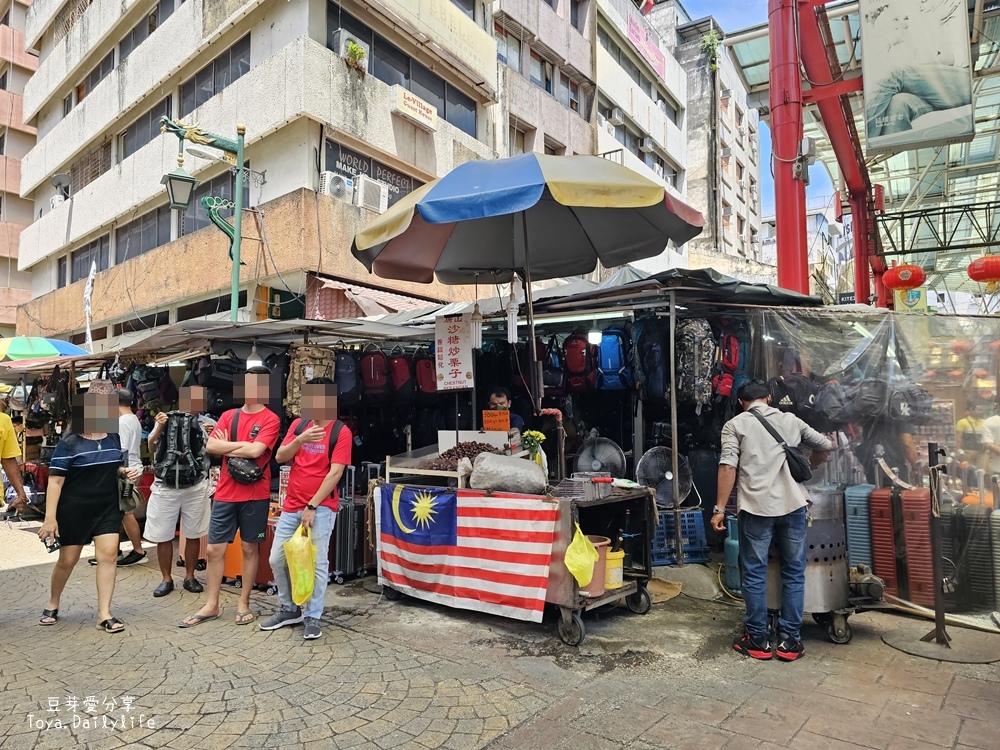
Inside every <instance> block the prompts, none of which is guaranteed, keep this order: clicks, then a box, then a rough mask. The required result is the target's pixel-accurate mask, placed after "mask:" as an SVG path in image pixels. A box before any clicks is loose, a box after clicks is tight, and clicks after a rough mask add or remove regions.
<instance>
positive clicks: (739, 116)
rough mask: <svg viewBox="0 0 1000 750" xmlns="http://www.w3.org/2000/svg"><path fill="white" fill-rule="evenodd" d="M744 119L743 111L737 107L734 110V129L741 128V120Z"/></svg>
mask: <svg viewBox="0 0 1000 750" xmlns="http://www.w3.org/2000/svg"><path fill="white" fill-rule="evenodd" d="M744 118H745V116H744V114H743V110H742V109H740V108H739V107H737V108H736V127H738V128H742V127H743V120H744Z"/></svg>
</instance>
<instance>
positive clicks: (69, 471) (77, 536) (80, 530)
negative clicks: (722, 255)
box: [38, 393, 138, 633]
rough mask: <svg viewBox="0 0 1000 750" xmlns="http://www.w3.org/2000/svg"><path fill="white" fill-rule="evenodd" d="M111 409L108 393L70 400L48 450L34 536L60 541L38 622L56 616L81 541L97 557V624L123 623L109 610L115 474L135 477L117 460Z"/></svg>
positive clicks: (118, 518) (117, 628)
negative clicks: (65, 427)
mask: <svg viewBox="0 0 1000 750" xmlns="http://www.w3.org/2000/svg"><path fill="white" fill-rule="evenodd" d="M81 400H82V402H83V403H80V401H81ZM117 412H118V408H117V405H116V404H114V403H113V397H112V395H104V394H100V395H99V394H91V393H87V394H84V396H83V398H82V399H79V400H78V401H77V403H75V404H73V421H72V425H71V429H70V431H69V432H68V433H66V434H64V435H63V437H62V439H61V440H60V441H59V443H58V444H57V445H56V448H55V451H54V452H53V454H52V460H51V462H50V465H49V482H48V487H47V492H46V498H45V522H44V523H43V524H42V528H41V529H40V530H39V532H38V536H39V538H41V539H42V540H43V541H45V542H47V543H51V542H52V541H53V540H58V541H59V543H60V545H61V546H60V549H59V560H58V561H57V562H56V565H55V568H53V570H52V584H51V592H50V594H49V603H48V608H47V609H45V610H44V611H43V612H42V618H41V620H39V622H40V624H42V625H55V624H56V622H58V621H59V600H60V598H61V596H62V592H63V589H64V588H65V587H66V582H67V581H68V580H69V577H70V574H71V573H72V572H73V568H74V567H76V564H77V562H79V560H80V553H81V552H82V551H83V546H84V545H85V544H90V543H91V542H93V543H94V547H95V550H96V557H97V609H98V621H99V624H98V626H97V627H98V629H99V630H104V631H105V632H108V633H119V632H121V631H122V630H123V629H124V628H125V623H124V622H122V621H121V620H119V619H118V618H117V617H114V616H113V615H112V614H111V596H112V594H113V593H114V590H115V573H116V571H117V568H118V566H117V561H116V558H117V556H118V544H119V532H120V529H121V524H122V513H121V509H120V507H119V492H118V479H119V478H124V477H129V478H130V479H133V480H135V479H138V476H133V475H134V474H135V472H134V471H132V470H130V469H128V468H127V467H125V466H123V465H122V464H123V461H122V459H123V456H122V446H121V441H120V440H119V437H118V414H117Z"/></svg>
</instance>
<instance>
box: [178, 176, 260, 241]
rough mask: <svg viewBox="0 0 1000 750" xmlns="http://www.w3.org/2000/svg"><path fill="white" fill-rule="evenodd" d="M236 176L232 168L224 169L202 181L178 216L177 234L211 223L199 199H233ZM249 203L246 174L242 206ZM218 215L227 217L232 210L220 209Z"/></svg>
mask: <svg viewBox="0 0 1000 750" xmlns="http://www.w3.org/2000/svg"><path fill="white" fill-rule="evenodd" d="M246 167H247V169H249V168H250V163H249V162H247V164H246ZM235 181H236V178H235V177H234V176H233V172H232V170H226V171H225V172H223V173H222V174H220V175H219V176H218V177H216V178H215V179H214V180H210V181H209V182H203V183H202V184H200V185H198V187H196V188H195V191H194V195H193V196H192V197H191V203H189V204H188V207H187V210H186V211H185V212H184V213H183V214H181V217H180V227H179V229H178V236H180V237H183V236H184V235H187V234H191V233H192V232H197V231H198V230H199V229H203V228H204V227H207V226H208V225H210V224H211V223H212V221H211V220H210V219H209V218H208V213H207V212H206V211H205V208H204V207H203V206H202V205H201V199H202V198H207V197H208V196H210V195H212V196H215V197H216V198H224V199H225V200H228V201H231V200H233V195H234V194H235V193H234V191H233V188H234V183H235ZM249 205H250V176H249V175H247V176H246V178H245V179H244V180H243V207H244V208H246V207H247V206H249ZM219 213H220V215H222V216H225V217H226V218H229V217H230V216H231V215H232V212H231V211H230V212H226V211H220V212H219Z"/></svg>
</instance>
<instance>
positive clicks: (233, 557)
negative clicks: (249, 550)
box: [222, 529, 243, 588]
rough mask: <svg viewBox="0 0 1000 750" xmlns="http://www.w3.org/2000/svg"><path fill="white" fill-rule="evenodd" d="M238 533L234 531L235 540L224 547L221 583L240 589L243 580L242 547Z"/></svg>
mask: <svg viewBox="0 0 1000 750" xmlns="http://www.w3.org/2000/svg"><path fill="white" fill-rule="evenodd" d="M240 542H241V540H240V532H239V529H237V530H236V538H235V539H233V543H232V544H230V545H228V546H227V547H226V556H225V558H224V560H223V563H222V582H223V583H231V584H233V585H235V586H236V587H237V588H240V587H241V586H242V585H243V583H242V580H241V579H242V578H243V545H242V544H241V543H240Z"/></svg>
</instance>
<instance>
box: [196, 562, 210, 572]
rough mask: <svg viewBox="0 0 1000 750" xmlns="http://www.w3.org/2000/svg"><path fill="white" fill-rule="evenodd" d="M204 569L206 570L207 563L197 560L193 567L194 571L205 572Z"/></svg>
mask: <svg viewBox="0 0 1000 750" xmlns="http://www.w3.org/2000/svg"><path fill="white" fill-rule="evenodd" d="M206 568H208V563H207V562H206V561H205V560H198V562H196V563H195V565H194V569H195V570H205V569H206Z"/></svg>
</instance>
